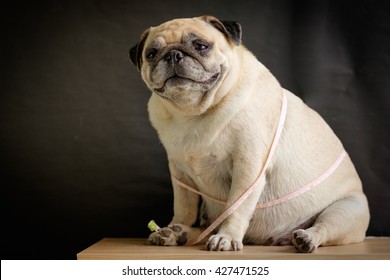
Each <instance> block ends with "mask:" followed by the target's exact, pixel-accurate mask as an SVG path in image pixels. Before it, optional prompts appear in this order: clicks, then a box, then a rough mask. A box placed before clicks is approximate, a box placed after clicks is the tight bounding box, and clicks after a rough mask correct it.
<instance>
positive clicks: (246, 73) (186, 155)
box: [141, 18, 369, 251]
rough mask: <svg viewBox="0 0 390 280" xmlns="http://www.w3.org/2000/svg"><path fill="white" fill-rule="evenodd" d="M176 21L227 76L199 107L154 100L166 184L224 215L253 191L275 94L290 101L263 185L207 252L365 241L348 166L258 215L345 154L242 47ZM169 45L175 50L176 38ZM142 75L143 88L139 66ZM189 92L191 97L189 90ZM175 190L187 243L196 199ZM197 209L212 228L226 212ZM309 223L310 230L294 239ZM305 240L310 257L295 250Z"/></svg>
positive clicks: (358, 188) (362, 206) (358, 191)
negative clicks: (202, 196) (210, 48)
mask: <svg viewBox="0 0 390 280" xmlns="http://www.w3.org/2000/svg"><path fill="white" fill-rule="evenodd" d="M180 21H181V20H176V21H173V23H176V24H177V26H180V27H179V29H180V30H181V31H183V33H185V32H187V29H191V26H192V27H194V28H196V29H197V32H200V33H201V34H202V35H204V36H207V37H208V38H213V40H214V42H215V45H214V48H215V51H214V53H213V56H212V58H210V59H214V60H218V61H221V62H222V63H225V65H226V67H227V69H228V70H227V72H226V74H225V77H224V78H223V79H222V80H221V82H220V84H219V85H218V87H217V88H216V89H215V90H214V91H213V92H212V93H210V94H208V96H207V98H205V99H204V100H202V101H201V102H199V100H198V99H197V100H196V102H195V101H194V102H193V103H190V104H181V105H178V104H172V102H171V101H168V100H166V99H163V98H161V97H159V96H158V95H156V94H155V93H153V94H152V96H151V98H150V101H149V104H148V110H149V115H150V120H151V123H152V125H153V127H154V128H155V129H156V130H157V132H158V135H159V137H160V139H161V142H162V143H163V145H164V147H165V149H166V151H167V155H168V160H169V168H170V172H171V173H172V174H173V175H175V176H176V177H178V178H180V179H181V180H182V181H183V182H185V183H187V184H189V185H191V186H193V187H195V188H197V189H198V190H199V191H201V192H204V193H207V194H209V195H211V196H213V197H215V198H218V199H220V200H226V201H227V202H228V205H229V204H230V203H232V202H234V201H235V200H236V199H237V198H238V197H239V196H240V195H241V194H242V193H243V192H244V191H245V189H246V188H248V187H249V186H250V185H251V184H252V183H253V182H254V181H255V179H256V177H257V175H258V174H259V172H260V170H261V168H262V166H263V164H264V161H265V156H266V154H267V153H268V151H269V148H270V145H271V142H272V138H273V136H274V134H275V130H276V125H277V121H278V118H279V115H280V108H281V98H282V91H285V92H286V94H287V100H288V109H287V118H286V123H285V127H284V130H283V133H282V138H281V140H280V142H279V144H278V146H277V148H276V153H275V155H274V157H273V159H272V162H271V165H270V167H269V169H268V170H267V172H266V178H263V180H262V181H261V182H260V183H259V184H258V185H257V187H256V189H255V191H254V192H253V193H252V194H251V195H250V197H249V198H248V199H247V200H246V201H245V202H244V203H243V205H241V206H240V207H239V208H238V209H237V210H236V212H235V213H234V214H233V215H231V216H230V217H229V218H227V219H226V220H225V221H224V222H223V223H222V225H221V226H220V227H219V228H218V231H217V233H216V234H215V235H213V236H211V237H210V239H209V241H208V243H207V248H208V249H209V250H239V249H241V248H242V247H243V241H245V243H254V244H266V243H267V242H269V241H270V240H273V241H277V240H281V239H283V238H286V236H287V237H289V236H290V237H291V238H292V239H293V243H294V245H295V246H296V247H297V250H298V251H313V250H314V249H315V248H316V247H318V246H320V245H337V244H346V243H351V242H359V241H362V240H363V238H364V236H365V231H366V229H367V226H368V221H369V211H368V205H367V200H366V197H365V195H364V194H363V191H362V185H361V182H360V179H359V177H358V175H357V172H356V170H355V168H354V166H353V164H352V162H351V160H350V158H349V157H348V156H347V157H346V158H345V159H344V161H343V162H342V163H341V165H340V166H339V167H338V169H337V170H336V171H335V172H334V173H333V174H332V175H331V176H330V177H329V178H328V179H326V180H325V181H324V182H322V183H321V184H320V185H319V186H318V187H316V188H314V189H313V190H311V191H309V192H307V193H305V194H303V195H301V196H299V197H297V198H295V199H293V200H290V201H288V202H285V203H282V204H280V205H277V206H272V207H268V208H265V209H261V210H255V205H256V204H257V203H258V202H260V203H261V202H267V201H270V200H273V199H276V198H279V197H281V196H283V195H286V194H288V193H291V192H293V191H295V190H297V189H298V188H300V187H301V186H303V185H305V184H307V183H308V182H311V181H312V180H313V179H315V178H317V177H318V176H320V175H321V174H322V173H323V172H325V170H326V169H327V168H329V167H330V166H331V165H332V164H333V162H334V161H335V160H336V159H337V157H338V156H339V154H340V152H341V151H342V149H343V146H342V144H341V142H340V141H339V139H338V138H337V137H336V135H335V134H334V133H333V131H332V130H331V128H330V127H329V126H328V125H327V124H326V123H325V121H324V120H323V119H322V118H321V117H320V116H319V115H318V114H317V113H316V112H315V111H313V110H312V109H310V108H309V107H308V106H307V105H305V104H304V103H303V102H302V100H301V99H299V98H298V97H297V96H295V95H294V94H292V93H290V92H289V91H287V90H285V89H283V88H282V87H281V86H280V85H279V83H278V81H277V80H276V79H275V77H274V76H273V75H272V74H271V73H270V72H269V71H268V70H267V69H266V68H265V67H264V66H263V65H262V64H261V63H260V62H259V61H258V60H257V59H256V58H255V57H254V56H253V54H252V53H250V52H249V51H248V50H247V49H246V48H245V47H244V46H242V45H240V46H234V45H233V44H232V43H231V42H229V41H228V40H227V39H226V38H225V37H224V36H223V35H222V34H221V33H220V32H219V31H217V30H216V29H215V28H213V27H212V26H210V25H207V28H205V23H204V20H203V19H202V18H196V19H192V20H190V22H189V24H187V22H185V23H183V22H180ZM171 23H172V22H171ZM170 28H171V27H170V26H169V25H167V24H165V25H162V26H160V27H157V28H155V29H154V30H153V32H154V33H153V32H152V33H151V34H150V35H149V37H148V40H152V39H153V38H154V37H155V36H157V35H156V34H160V33H161V32H163V31H164V32H167V29H168V31H169V30H170ZM175 28H177V27H175ZM177 36H181V35H177ZM173 37H174V36H173ZM170 40H171V41H173V42H176V41H177V38H170ZM141 71H142V75H143V77H144V79H145V82H146V83H147V84H149V82H148V79H149V78H148V75H149V74H148V73H149V68H148V65H146V63H145V64H144V65H143V67H142V70H141ZM188 92H189V93H188V94H191V93H190V89H189V90H188ZM193 100H195V99H193ZM173 190H174V217H173V219H172V222H171V224H181V225H186V226H187V227H185V228H186V232H187V233H188V235H189V237H193V236H195V235H196V234H198V233H199V229H194V228H191V227H190V226H192V225H193V224H194V223H195V221H196V219H197V217H198V214H199V209H198V202H199V196H198V195H196V194H193V193H191V192H189V191H187V190H185V189H183V188H181V187H180V186H177V185H176V184H173ZM204 203H205V209H206V214H207V216H208V218H209V220H210V221H212V220H213V219H215V218H216V217H218V215H219V214H220V213H221V212H222V211H223V210H224V206H221V205H219V204H216V203H215V202H212V201H208V200H205V201H204ZM316 215H318V217H317V216H316ZM314 216H315V217H316V220H315V222H314V225H313V226H311V227H310V228H308V229H300V230H297V227H299V225H301V224H303V223H304V222H306V221H308V220H309V219H310V218H312V217H314ZM293 234H294V235H293ZM302 240H303V241H304V245H307V246H309V247H310V248H309V249H307V248H303V249H302V248H300V246H301V244H299V243H301V241H302ZM152 243H153V242H152Z"/></svg>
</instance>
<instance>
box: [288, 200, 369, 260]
mask: <svg viewBox="0 0 390 280" xmlns="http://www.w3.org/2000/svg"><path fill="white" fill-rule="evenodd" d="M368 221H369V211H368V204H367V199H366V197H365V196H364V195H363V194H362V193H356V194H353V195H351V196H348V197H345V198H343V199H341V200H339V201H337V202H335V203H333V204H332V205H330V206H329V207H328V208H326V209H325V210H324V211H323V212H322V213H321V214H320V215H319V216H318V218H317V219H316V221H315V222H314V225H313V226H312V227H310V228H308V229H306V230H303V229H299V230H296V231H295V232H294V233H293V240H292V241H293V244H294V246H295V248H296V249H297V251H298V252H300V253H310V252H313V251H314V250H315V249H316V248H317V247H318V246H320V245H323V246H326V245H341V244H348V243H356V242H361V241H363V239H364V237H365V232H366V229H367V226H368Z"/></svg>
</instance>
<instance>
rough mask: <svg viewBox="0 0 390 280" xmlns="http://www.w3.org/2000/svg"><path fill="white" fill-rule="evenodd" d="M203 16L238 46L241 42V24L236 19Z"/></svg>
mask: <svg viewBox="0 0 390 280" xmlns="http://www.w3.org/2000/svg"><path fill="white" fill-rule="evenodd" d="M202 18H203V19H204V20H205V21H206V22H208V23H210V24H211V25H213V26H214V27H215V28H217V29H218V30H219V31H221V32H222V33H223V34H225V36H227V37H228V38H230V39H231V40H232V41H233V43H234V44H235V45H236V46H239V45H240V44H241V38H242V29H241V24H239V23H238V22H236V21H226V20H219V19H217V18H216V17H213V16H203V17H202Z"/></svg>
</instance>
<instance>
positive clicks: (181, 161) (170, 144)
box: [161, 130, 233, 188]
mask: <svg viewBox="0 0 390 280" xmlns="http://www.w3.org/2000/svg"><path fill="white" fill-rule="evenodd" d="M161 140H162V142H163V144H164V146H165V148H166V150H167V153H168V157H169V160H170V161H171V163H173V164H174V165H175V168H176V169H177V170H179V171H180V172H183V173H185V174H186V175H187V176H189V177H191V179H192V180H193V181H194V182H195V183H196V184H197V185H198V187H199V188H202V186H204V187H206V186H207V185H208V186H210V184H212V185H215V184H216V183H217V182H218V183H217V184H218V185H220V184H221V183H222V184H227V183H229V182H230V181H231V179H230V178H231V172H232V167H233V163H232V157H231V152H230V150H229V147H230V146H231V145H230V144H229V142H230V141H229V137H228V135H226V134H225V133H222V134H219V135H210V134H204V133H202V132H199V131H198V132H196V131H191V132H187V133H185V132H184V131H183V130H181V133H180V132H179V131H177V130H176V131H175V134H173V135H172V134H171V135H170V136H168V135H165V137H162V139H161Z"/></svg>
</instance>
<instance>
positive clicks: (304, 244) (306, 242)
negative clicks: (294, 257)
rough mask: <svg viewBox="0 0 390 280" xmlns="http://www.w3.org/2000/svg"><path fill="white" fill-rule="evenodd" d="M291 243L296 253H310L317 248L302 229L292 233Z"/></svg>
mask: <svg viewBox="0 0 390 280" xmlns="http://www.w3.org/2000/svg"><path fill="white" fill-rule="evenodd" d="M292 243H293V245H294V246H295V248H296V249H297V252H298V253H312V252H314V250H315V249H317V246H316V245H315V243H314V242H313V240H312V238H311V236H310V234H308V232H306V230H303V229H298V230H296V231H294V233H293V239H292Z"/></svg>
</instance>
